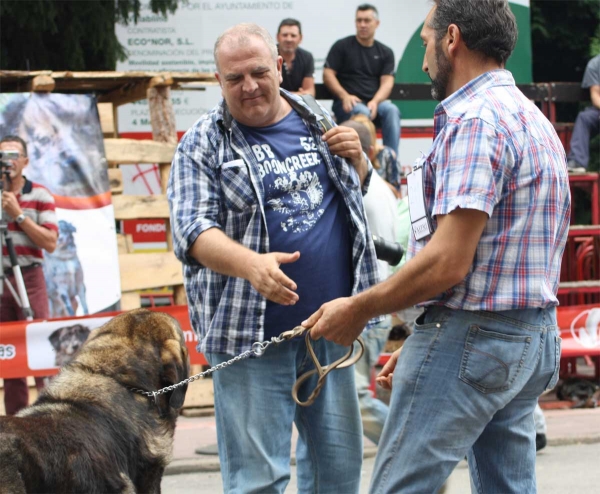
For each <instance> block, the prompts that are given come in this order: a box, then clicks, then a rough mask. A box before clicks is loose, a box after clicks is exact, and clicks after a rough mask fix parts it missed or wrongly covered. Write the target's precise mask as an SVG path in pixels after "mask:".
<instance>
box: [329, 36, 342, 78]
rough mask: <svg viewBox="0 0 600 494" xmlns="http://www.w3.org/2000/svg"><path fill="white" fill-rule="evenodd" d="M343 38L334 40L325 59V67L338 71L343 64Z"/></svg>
mask: <svg viewBox="0 0 600 494" xmlns="http://www.w3.org/2000/svg"><path fill="white" fill-rule="evenodd" d="M342 41H343V40H338V41H336V42H335V43H334V44H333V46H332V47H331V49H330V50H329V53H328V54H327V58H326V59H325V67H326V68H328V69H332V70H335V71H336V72H339V70H340V69H341V68H342V66H343V64H344V51H343V46H342Z"/></svg>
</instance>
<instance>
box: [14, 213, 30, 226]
mask: <svg viewBox="0 0 600 494" xmlns="http://www.w3.org/2000/svg"><path fill="white" fill-rule="evenodd" d="M25 218H27V216H25V215H24V214H23V213H21V214H20V215H19V216H17V217H16V218H15V221H16V222H17V223H18V224H19V225H20V224H21V223H23V222H24V221H25Z"/></svg>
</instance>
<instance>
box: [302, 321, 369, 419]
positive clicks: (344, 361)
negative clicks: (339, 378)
mask: <svg viewBox="0 0 600 494" xmlns="http://www.w3.org/2000/svg"><path fill="white" fill-rule="evenodd" d="M304 340H305V341H306V348H308V353H309V355H310V358H311V359H312V361H313V362H314V364H315V368H314V369H313V370H310V371H308V372H305V373H304V374H302V375H301V376H300V377H299V378H298V379H297V380H296V382H295V383H294V386H293V387H292V398H293V399H294V401H295V402H296V403H297V404H298V405H300V406H302V407H307V406H310V405H312V404H313V403H314V401H315V400H316V399H317V396H319V393H320V392H321V388H322V387H323V385H324V384H325V378H326V377H327V374H329V373H330V372H331V371H334V370H336V369H344V368H345V367H350V366H351V365H354V364H355V363H356V362H358V360H360V358H361V357H362V355H363V353H364V351H365V343H364V341H363V339H362V337H360V336H359V337H358V338H357V339H356V341H357V342H358V343H359V346H360V348H359V350H358V351H357V352H356V353H355V354H354V355H352V354H353V352H354V345H352V346H350V348H349V349H348V352H347V353H346V354H345V355H344V356H343V357H341V358H339V359H338V360H336V361H335V362H332V363H331V364H329V365H324V366H322V365H321V363H320V362H319V359H318V358H317V356H316V354H315V351H314V349H313V346H312V343H311V341H312V340H311V337H310V331H307V332H306V336H305V337H304ZM314 374H319V379H318V381H317V385H316V386H315V389H313V391H312V393H311V394H310V396H309V397H308V398H307V399H306V401H300V399H299V398H298V391H299V389H300V386H302V384H303V383H304V381H306V380H307V379H308V378H310V377H311V376H313V375H314Z"/></svg>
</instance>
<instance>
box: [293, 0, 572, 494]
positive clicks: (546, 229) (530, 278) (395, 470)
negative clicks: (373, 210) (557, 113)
mask: <svg viewBox="0 0 600 494" xmlns="http://www.w3.org/2000/svg"><path fill="white" fill-rule="evenodd" d="M421 39H422V40H423V44H424V49H425V56H424V61H423V70H424V71H425V72H426V73H428V75H429V77H430V78H431V80H432V95H433V97H434V98H435V99H438V100H440V101H441V102H440V104H439V105H438V106H437V108H436V110H435V115H434V140H433V145H432V147H431V149H430V150H429V152H428V153H427V154H426V155H424V156H423V157H422V158H421V159H419V160H417V163H416V165H415V169H414V171H413V176H412V177H411V176H410V175H409V201H410V202H412V203H413V205H414V204H419V202H420V199H423V201H424V202H423V204H422V205H423V208H422V210H421V211H419V213H420V214H418V215H417V214H414V217H411V221H412V222H413V234H411V238H410V243H409V249H408V261H407V262H406V264H405V265H404V266H403V267H402V268H400V270H399V271H398V272H397V273H396V274H395V275H394V276H392V277H391V278H388V279H387V280H386V281H384V282H383V283H381V284H379V285H377V286H375V287H373V288H371V289H369V290H366V291H365V292H363V293H360V294H358V295H355V296H353V297H351V298H340V299H338V300H334V301H332V302H330V303H327V304H325V305H324V306H323V307H321V308H320V309H319V311H317V313H315V314H314V315H313V316H311V317H310V318H309V319H308V320H307V321H306V322H305V323H304V324H305V325H306V327H310V328H312V329H311V336H313V337H315V338H318V337H321V336H324V337H325V338H327V339H329V340H331V341H335V342H337V343H340V344H347V343H348V342H351V341H353V340H354V338H355V337H356V336H358V334H359V333H360V331H361V330H362V325H363V324H364V322H365V321H366V320H368V319H370V318H372V317H374V316H376V315H378V314H386V313H390V312H393V311H397V310H401V309H405V308H407V307H410V306H412V305H415V304H419V305H420V306H424V307H425V312H424V314H423V315H422V316H420V317H419V318H417V320H416V322H415V326H414V333H413V334H412V335H411V336H409V337H408V339H407V340H406V342H405V343H404V346H403V347H402V352H401V353H400V352H396V353H395V354H394V355H393V356H392V358H391V359H390V361H389V362H388V364H387V365H386V366H385V367H384V369H383V370H382V372H381V373H380V375H379V377H378V382H380V384H382V385H383V386H385V387H387V388H388V389H390V388H391V390H392V396H391V402H390V413H389V415H388V419H387V422H386V424H385V427H384V430H383V433H382V436H381V439H380V442H379V450H378V452H377V460H376V462H375V467H374V471H373V478H372V481H371V492H373V493H424V492H438V491H439V489H440V487H441V486H442V485H443V483H444V481H445V479H446V478H447V477H448V476H449V475H450V473H451V472H452V470H453V469H454V467H455V466H456V464H457V463H458V462H459V461H461V460H462V459H463V458H464V457H465V455H466V456H467V457H468V461H469V472H470V474H471V487H472V490H473V492H478V493H483V492H501V493H503V494H508V493H515V494H516V493H519V494H525V493H534V492H536V480H535V427H534V419H533V411H534V409H535V406H536V404H537V398H538V396H539V395H540V394H541V393H542V392H543V391H544V390H545V389H551V388H552V387H554V385H555V384H556V381H557V379H558V372H559V363H560V337H559V336H558V331H557V323H556V305H558V300H557V298H556V293H557V290H558V284H559V276H560V266H561V259H562V254H563V251H564V247H565V242H566V238H567V233H568V226H569V217H570V193H569V180H568V174H567V167H566V157H565V152H564V149H563V147H562V144H561V142H560V140H559V139H558V136H557V135H556V132H555V131H554V128H553V127H552V124H551V123H550V122H549V121H548V120H547V119H546V118H545V117H544V115H543V114H542V113H541V112H540V111H539V110H538V108H537V107H536V106H535V105H534V104H533V103H532V102H530V101H529V100H527V98H525V96H524V95H523V94H522V93H521V92H520V91H519V90H518V89H517V87H516V86H515V81H514V79H513V77H512V75H511V74H510V72H508V71H506V70H505V69H504V66H505V63H506V60H507V59H508V57H509V56H510V54H511V53H512V51H513V49H514V46H515V44H516V40H517V27H516V21H515V17H514V15H513V14H512V12H511V10H510V7H509V5H508V2H507V1H506V0H435V5H434V7H433V8H432V10H431V11H430V13H429V14H428V16H427V18H426V20H425V23H424V25H423V29H422V31H421ZM421 174H422V177H423V179H422V183H420V181H419V180H418V179H417V183H416V185H415V186H414V187H413V188H412V189H411V182H412V180H413V178H414V177H419V175H421ZM419 192H421V193H420V194H419ZM423 211H424V213H423ZM414 212H416V211H415V210H414V209H413V208H411V215H413V213H414ZM425 213H426V214H427V215H428V219H429V221H430V224H428V223H429V222H420V223H419V222H417V220H419V219H421V218H425V216H423V214H425ZM415 222H417V223H415ZM415 225H417V226H420V225H423V226H424V229H423V230H422V229H420V228H415ZM428 226H430V227H431V228H427V227H428ZM348 321H352V323H351V324H348Z"/></svg>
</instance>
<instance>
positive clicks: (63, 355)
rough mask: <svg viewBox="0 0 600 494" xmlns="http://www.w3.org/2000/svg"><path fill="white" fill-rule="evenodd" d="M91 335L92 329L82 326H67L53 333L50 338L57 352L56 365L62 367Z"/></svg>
mask: <svg viewBox="0 0 600 494" xmlns="http://www.w3.org/2000/svg"><path fill="white" fill-rule="evenodd" d="M89 334H90V329H89V328H88V327H87V326H83V325H82V324H74V325H73V326H65V327H63V328H58V329H57V330H55V331H53V332H52V334H51V335H50V336H49V337H48V339H49V340H50V343H51V344H52V347H53V348H54V351H55V352H56V358H55V362H56V365H57V366H59V367H62V366H63V365H65V364H66V363H68V362H69V361H70V360H71V359H72V358H73V355H75V353H76V352H77V351H78V350H79V349H80V348H81V347H82V345H83V344H84V342H85V341H86V340H87V338H88V336H89Z"/></svg>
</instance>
